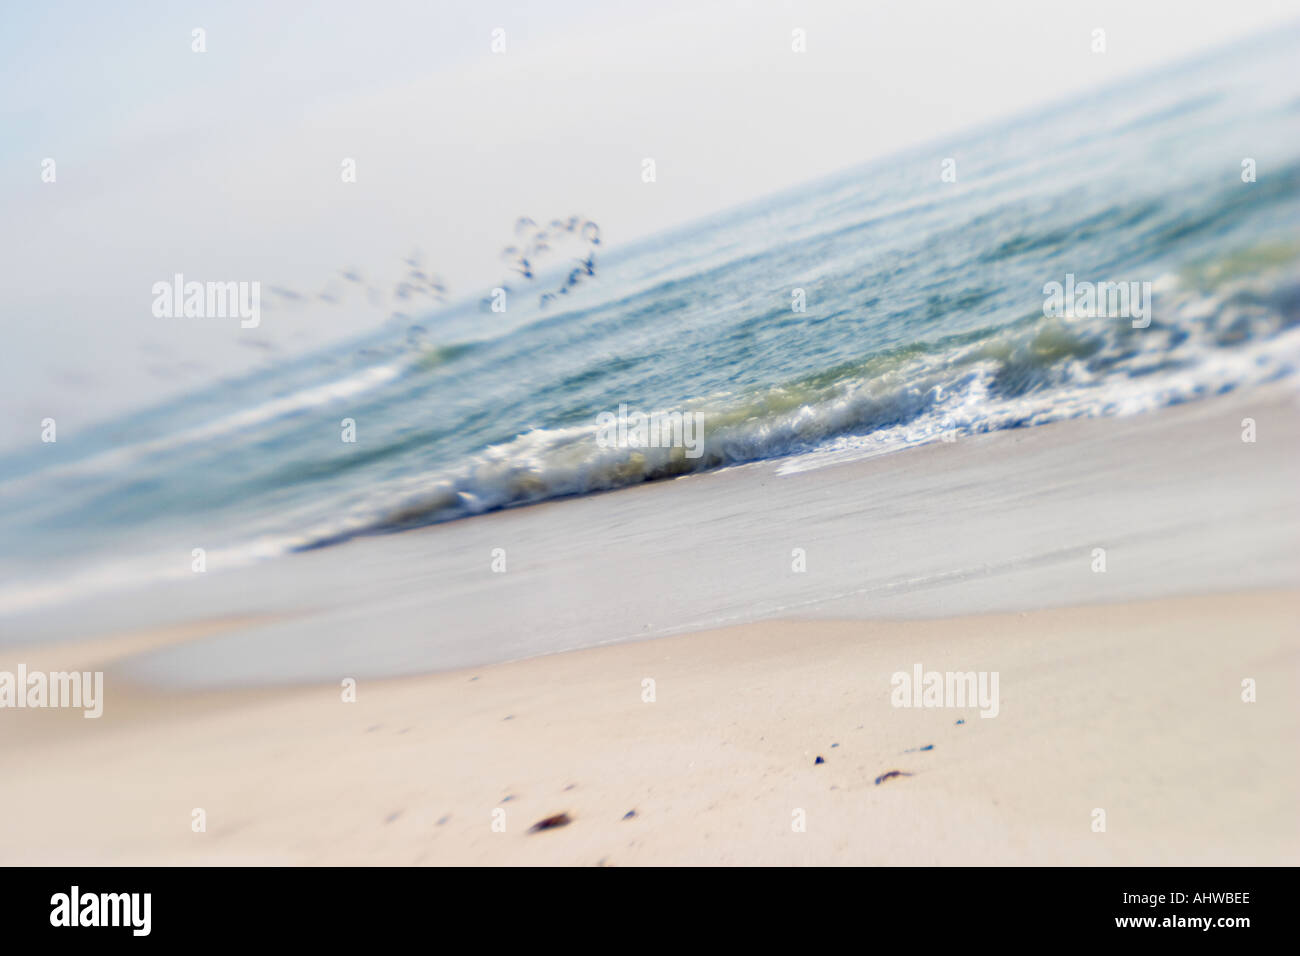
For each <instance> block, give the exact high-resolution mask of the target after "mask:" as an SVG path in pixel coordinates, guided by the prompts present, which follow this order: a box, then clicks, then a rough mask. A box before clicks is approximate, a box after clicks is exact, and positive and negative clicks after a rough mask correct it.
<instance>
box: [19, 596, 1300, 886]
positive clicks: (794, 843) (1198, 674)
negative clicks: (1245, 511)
mask: <svg viewBox="0 0 1300 956" xmlns="http://www.w3.org/2000/svg"><path fill="white" fill-rule="evenodd" d="M1298 608H1300V595H1298V594H1297V593H1296V592H1294V591H1283V592H1261V593H1253V594H1240V595H1235V596H1230V597H1206V598H1184V599H1176V600H1165V601H1152V602H1144V603H1137V604H1126V605H1116V606H1104V607H1092V608H1070V609H1061V610H1052V611H1040V612H1035V613H1022V614H1005V615H987V616H977V617H968V618H960V619H952V620H944V621H933V622H928V621H927V622H889V621H881V622H865V621H816V622H813V621H775V622H768V623H763V624H756V625H747V626H742V627H737V628H733V629H727V630H722V631H716V632H710V633H704V634H691V635H683V636H680V637H671V638H663V639H658V640H654V641H647V642H641V643H632V644H624V645H620V646H616V647H604V648H596V649H592V650H586V651H577V652H572V653H568V654H561V655H552V656H547V657H542V658H538V659H535V660H530V661H523V662H517V663H512V664H500V665H495V666H490V667H486V668H482V669H477V670H473V671H455V672H451V673H445V674H437V675H432V676H427V677H419V678H407V679H396V680H386V681H363V682H361V683H360V684H359V686H358V688H357V691H358V693H357V699H356V702H355V703H347V704H345V703H343V702H342V701H341V696H340V691H339V690H338V689H337V688H333V687H319V688H304V689H298V690H294V691H277V692H269V691H262V692H246V693H243V694H239V693H230V694H225V695H207V696H203V697H200V698H197V699H195V698H182V697H179V696H174V695H167V694H148V693H144V692H141V691H137V692H136V693H135V694H134V695H132V697H131V698H130V699H129V700H128V701H122V700H120V699H110V706H109V707H108V708H107V709H106V712H105V714H104V716H103V717H102V718H100V719H99V720H98V721H93V722H92V721H85V720H83V719H82V718H81V717H80V715H79V714H73V713H71V712H60V713H51V712H44V713H36V712H28V713H24V714H22V715H21V717H22V718H24V719H22V720H21V721H19V722H16V723H14V722H11V723H10V724H9V725H8V728H9V731H10V732H9V733H6V735H5V739H4V743H3V745H2V750H3V754H4V760H5V762H6V765H7V766H10V767H20V768H21V770H20V771H19V772H17V773H14V774H10V775H8V779H7V781H6V783H5V786H4V805H5V813H4V814H3V815H2V816H0V846H3V847H4V850H3V856H4V861H5V862H6V863H51V862H59V863H78V864H83V863H89V864H109V863H127V864H137V863H164V864H223V863H231V864H234V863H273V864H289V863H297V864H360V865H369V864H399V865H406V864H576V865H635V864H773V863H775V864H809V863H829V864H894V865H920V864H1030V863H1037V864H1084V865H1092V864H1173V865H1182V864H1274V865H1277V864H1295V863H1296V862H1297V859H1300V828H1298V827H1297V822H1296V817H1295V806H1296V802H1297V800H1298V799H1300V776H1298V775H1297V770H1296V762H1295V741H1296V739H1297V733H1298V732H1300V703H1298V702H1297V700H1296V697H1295V695H1294V694H1293V693H1291V688H1293V687H1294V686H1295V681H1296V679H1297V678H1298V677H1300V651H1298V650H1297V647H1296V642H1295V640H1294V621H1295V616H1296V611H1297V609H1298ZM914 662H919V663H921V664H923V665H924V666H925V667H926V668H927V669H939V670H997V671H998V672H999V673H1000V688H1001V700H1000V710H999V713H998V715H997V716H996V717H995V718H992V719H984V718H981V717H980V716H979V711H978V710H977V709H970V708H967V709H958V710H952V709H944V708H934V709H909V708H896V707H893V706H891V703H890V675H891V674H892V673H893V672H894V671H897V670H904V671H907V670H910V669H911V668H912V666H913V663H914ZM1245 677H1252V678H1254V679H1255V680H1256V681H1257V685H1258V688H1259V690H1258V694H1259V698H1258V701H1257V702H1256V703H1253V704H1247V703H1243V702H1242V700H1241V694H1240V692H1241V680H1242V679H1243V678H1245ZM646 679H650V680H652V681H653V682H654V685H653V686H654V698H655V699H654V700H653V702H647V701H646V700H644V699H643V696H644V687H645V685H644V683H643V682H644V681H645V680H646ZM7 716H10V717H12V716H13V715H7ZM51 716H53V717H55V718H56V719H54V720H50V719H49V718H50V717H51ZM958 721H964V723H958ZM92 725H93V726H92ZM927 747H929V748H932V749H928V750H926V749H921V748H927ZM818 757H821V758H823V760H824V763H821V764H818V763H816V760H817V758H818ZM893 770H898V771H902V772H903V773H905V774H910V776H898V777H893V778H890V779H887V780H884V781H882V782H880V783H876V782H875V780H876V778H877V777H880V776H882V775H884V774H886V773H888V772H889V771H893ZM196 807H198V808H202V809H203V810H204V811H206V815H207V817H206V832H202V833H196V832H192V830H191V815H192V811H193V810H194V808H196ZM1096 808H1102V809H1104V810H1105V811H1106V814H1107V817H1106V830H1105V832H1093V830H1092V821H1093V816H1092V815H1093V812H1094V810H1095V809H1096ZM801 811H802V815H803V816H802V819H803V821H804V823H805V826H806V829H805V830H804V831H803V832H798V831H797V830H796V829H795V828H794V827H795V824H796V821H797V820H798V819H799V815H800V812H801ZM494 813H496V814H498V815H497V816H495V817H494ZM561 813H563V814H567V815H568V816H569V818H570V819H571V821H572V822H570V823H569V824H568V825H566V826H563V827H558V828H553V829H549V830H546V831H543V832H531V833H530V832H529V828H530V827H531V826H532V825H533V824H535V823H537V822H538V821H540V820H542V819H544V818H547V817H550V816H553V815H557V814H561ZM629 815H630V816H629ZM494 820H498V821H503V823H504V830H500V829H494V828H493V822H494ZM498 826H500V824H498Z"/></svg>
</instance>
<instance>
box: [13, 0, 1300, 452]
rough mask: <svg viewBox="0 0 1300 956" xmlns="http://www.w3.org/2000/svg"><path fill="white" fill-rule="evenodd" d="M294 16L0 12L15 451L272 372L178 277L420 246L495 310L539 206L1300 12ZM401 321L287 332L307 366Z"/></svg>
mask: <svg viewBox="0 0 1300 956" xmlns="http://www.w3.org/2000/svg"><path fill="white" fill-rule="evenodd" d="M292 6H294V7H301V9H298V10H297V11H296V12H294V11H293V10H291V9H290V8H291V5H290V4H278V3H277V4H266V3H260V2H258V3H243V2H221V3H216V2H214V3H189V4H187V3H161V2H160V3H132V4H126V5H108V4H99V3H90V2H86V3H58V2H54V3H45V4H40V5H25V6H24V8H22V9H19V8H18V7H17V5H15V4H6V5H5V8H4V10H3V12H0V113H3V114H4V125H3V129H2V131H0V144H2V146H3V149H2V150H0V217H2V218H3V221H4V226H5V228H4V229H3V230H0V262H3V263H4V265H3V268H0V317H2V318H3V323H4V329H3V333H4V347H3V349H0V375H3V378H4V380H5V384H6V389H5V391H6V399H5V403H6V414H5V415H4V416H3V417H2V421H0V446H3V447H9V446H12V445H13V444H15V443H16V442H27V441H36V440H38V438H39V420H40V419H41V418H43V417H45V416H47V415H55V416H58V417H59V418H60V425H59V427H60V433H61V437H62V434H64V433H75V431H76V430H77V429H78V428H83V427H88V426H89V425H91V424H92V423H93V422H95V421H97V420H100V419H102V418H104V417H105V416H107V415H110V414H113V413H116V412H118V411H121V410H124V409H127V408H129V407H132V406H137V405H140V404H142V403H145V402H149V401H154V400H158V399H160V398H163V397H165V396H167V395H169V394H175V393H177V392H184V391H188V390H190V389H192V388H193V387H195V386H197V385H200V384H202V383H204V382H206V381H208V380H211V379H212V378H213V377H215V376H217V375H219V374H222V373H226V372H230V371H233V370H239V369H243V368H251V367H254V366H257V365H262V364H265V363H267V362H268V361H271V360H272V359H271V358H270V357H269V355H268V353H266V352H263V351H261V350H259V349H253V348H247V347H245V346H246V344H247V343H240V342H239V341H238V340H237V336H236V335H233V334H232V330H231V329H230V328H229V327H228V326H220V325H211V324H209V325H195V324H191V325H184V324H178V323H176V322H171V323H170V324H168V320H161V319H157V318H155V317H154V316H153V315H152V314H151V311H150V303H151V301H152V296H151V294H150V289H151V287H152V285H153V283H154V282H156V281H158V280H160V279H168V278H170V276H171V275H172V274H173V273H175V272H183V273H184V274H186V276H187V278H196V279H201V280H202V279H213V280H240V279H244V280H259V281H262V282H263V284H264V285H285V286H290V287H293V288H297V289H301V290H304V291H319V290H322V289H324V288H327V287H328V286H329V284H330V283H331V281H337V280H336V278H335V277H336V276H337V274H338V271H339V270H340V269H342V268H348V267H359V268H361V269H362V270H364V271H366V272H367V273H368V274H370V275H374V276H381V277H389V278H391V279H396V278H397V277H398V276H399V275H400V272H401V265H400V259H401V258H402V257H404V256H406V255H408V254H409V253H410V252H411V251H412V249H413V248H416V247H418V248H419V249H420V250H421V251H422V252H423V253H424V255H425V258H426V260H427V261H428V263H429V265H430V266H431V268H432V269H433V270H434V271H436V272H438V273H439V274H441V275H442V276H443V277H444V278H445V279H446V280H447V282H448V283H449V285H450V287H451V291H452V293H453V296H468V295H477V294H481V293H482V292H483V291H484V289H485V288H487V287H490V286H491V285H493V284H495V283H496V281H497V280H499V279H500V278H501V277H502V274H503V270H502V265H501V263H500V260H499V259H498V252H499V250H500V249H501V247H502V246H503V245H505V244H507V243H508V242H509V241H510V239H511V232H510V230H511V225H512V224H513V222H514V220H515V218H516V217H517V216H519V215H524V214H527V215H531V216H532V217H534V218H536V219H538V220H539V221H545V220H549V219H551V218H555V217H563V216H567V215H569V214H571V213H582V214H585V215H587V216H589V217H591V218H593V219H595V220H597V221H598V222H600V224H601V226H602V228H603V230H604V237H605V239H606V242H607V244H608V245H617V244H618V243H621V242H627V241H630V240H632V239H635V238H637V237H641V236H645V235H648V234H651V233H654V232H657V231H660V230H663V229H665V228H668V227H671V226H676V225H680V224H683V223H686V222H689V221H691V220H694V219H698V218H701V217H703V216H706V215H708V214H709V213H712V212H716V211H718V210H720V209H724V208H726V207H730V206H734V205H736V204H738V203H741V202H744V201H747V200H751V199H755V198H758V197H760V196H763V195H766V194H769V193H772V192H774V191H777V190H780V189H783V188H786V187H790V186H793V185H796V184H799V183H801V182H805V181H808V180H812V179H816V178H819V177H821V176H824V175H826V174H829V173H832V172H835V171H838V170H841V169H844V168H846V167H850V166H854V165H857V164H860V163H862V162H864V161H866V160H869V159H872V158H874V157H878V156H881V155H885V154H889V153H893V152H897V151H899V150H902V149H905V148H907V147H909V146H913V145H917V144H920V143H926V142H931V141H936V140H940V138H941V137H944V136H947V135H949V134H955V133H957V132H960V131H963V130H966V129H969V128H970V127H972V126H977V125H979V124H981V123H984V122H986V121H988V120H991V119H994V118H997V117H1002V116H1006V115H1009V114H1014V113H1016V112H1019V111H1023V110H1025V109H1027V108H1029V107H1032V106H1035V105H1038V104H1043V103H1047V102H1051V101H1054V100H1058V99H1060V98H1061V97H1063V96H1066V95H1067V94H1070V93H1074V92H1079V91H1083V90H1086V89H1088V88H1091V87H1096V86H1100V85H1102V84H1106V83H1109V82H1112V81H1115V80H1118V79H1121V78H1124V77H1126V76H1131V75H1133V74H1135V73H1140V72H1143V71H1146V70H1150V69H1154V68H1156V67H1158V66H1160V65H1162V64H1165V63H1168V62H1169V61H1171V60H1175V59H1178V58H1181V57H1184V56H1186V55H1189V54H1192V53H1195V52H1199V51H1202V50H1206V49H1209V48H1212V47H1214V46H1218V45H1221V44H1225V43H1228V42H1231V41H1232V40H1234V39H1238V38H1241V37H1244V36H1247V35H1250V34H1253V33H1258V32H1260V31H1262V30H1264V29H1266V28H1268V27H1269V26H1270V25H1275V24H1280V23H1285V22H1291V21H1294V20H1296V19H1300V0H1271V2H1265V0H1254V2H1240V0H1239V2H1223V0H1219V2H1208V0H1143V2H1135V0H1119V2H1096V0H1094V2H1088V3H1084V2H1072V0H1052V2H1044V0H996V2H987V3H979V2H975V0H930V2H925V0H900V2H870V3H867V2H862V0H856V2H854V0H848V2H837V0H826V2H784V0H774V2H759V0H750V2H745V0H736V2H718V3H708V2H698V0H697V2H686V3H674V2H656V3H617V2H587V0H562V2H561V0H557V2H551V3H548V2H541V0H535V2H532V3H499V2H477V0H476V2H469V0H465V2H461V3H458V4H451V3H440V2H428V0H423V2H415V0H412V2H382V0H374V2H353V0H348V2H337V0H335V2H328V0H326V2H314V3H312V4H310V5H307V4H302V5H292ZM200 27H201V28H203V29H204V30H205V31H206V45H207V51H206V52H205V53H201V54H200V53H195V52H193V51H192V50H191V44H192V35H191V31H192V30H193V29H194V28H200ZM496 28H500V29H502V30H504V31H505V42H506V50H505V52H504V53H498V54H494V53H493V52H492V50H491V44H492V31H493V30H494V29H496ZM796 28H799V29H802V30H804V31H806V36H807V52H806V53H801V54H798V53H794V52H793V51H792V50H791V39H792V31H793V30H794V29H796ZM1095 28H1102V29H1104V30H1105V31H1106V41H1107V51H1106V53H1104V54H1100V55H1099V54H1094V53H1093V52H1092V50H1091V42H1092V31H1093V30H1094V29H1095ZM646 157H651V158H653V159H654V160H655V163H656V167H657V181H656V182H655V183H653V184H647V183H643V182H642V181H641V163H642V160H643V159H644V158H646ZM46 158H53V159H54V160H55V161H56V163H57V167H56V168H57V179H56V181H55V182H54V183H43V182H41V163H42V160H44V159H46ZM344 158H353V159H355V160H356V163H357V182H355V183H344V182H343V181H342V178H341V176H340V170H341V162H342V161H343V159H344ZM386 315H387V311H386V310H383V309H379V310H376V309H373V308H370V307H363V306H362V305H361V304H360V302H358V303H357V305H356V306H355V307H332V308H330V307H323V308H320V309H317V310H311V309H308V310H303V311H301V312H300V313H296V314H294V315H292V316H285V315H283V313H282V314H281V317H279V318H278V319H277V322H275V323H268V322H267V320H266V319H265V318H264V327H265V326H268V325H269V326H270V327H266V328H264V333H265V335H266V336H267V337H268V338H269V339H270V340H271V341H274V342H276V343H277V344H278V345H280V346H281V347H283V348H285V349H286V350H290V351H292V352H293V353H295V354H297V353H299V352H301V351H302V350H304V349H305V348H309V347H313V346H316V345H320V344H324V343H326V342H328V341H331V340H337V339H340V338H345V337H350V336H352V335H355V334H357V333H360V332H364V331H366V330H368V329H371V328H374V327H375V326H376V325H378V324H379V323H380V322H381V321H382V320H383V319H384V317H385V316H386ZM150 370H151V371H150Z"/></svg>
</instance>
